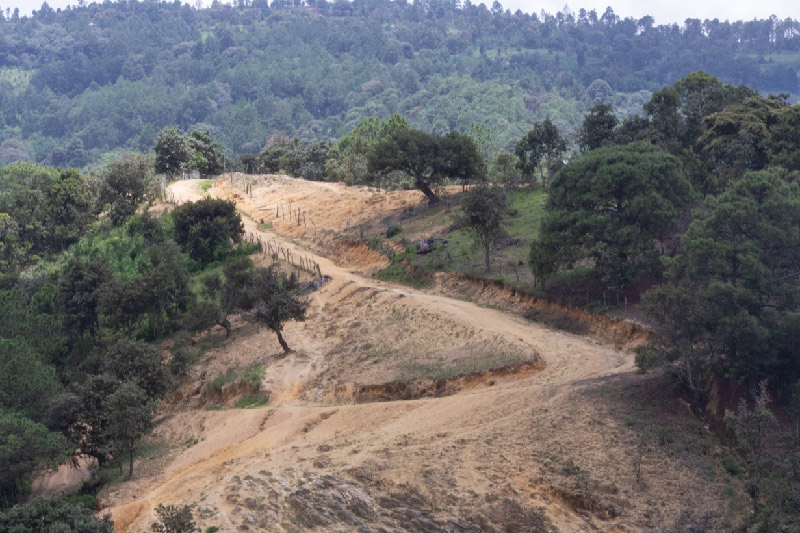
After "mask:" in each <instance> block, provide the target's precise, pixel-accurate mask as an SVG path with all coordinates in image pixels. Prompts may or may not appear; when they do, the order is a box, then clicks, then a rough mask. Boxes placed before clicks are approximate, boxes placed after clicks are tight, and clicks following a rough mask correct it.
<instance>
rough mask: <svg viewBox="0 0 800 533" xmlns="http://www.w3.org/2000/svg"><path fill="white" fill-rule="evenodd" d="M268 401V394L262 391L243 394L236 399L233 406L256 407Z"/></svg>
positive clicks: (238, 407) (241, 407)
mask: <svg viewBox="0 0 800 533" xmlns="http://www.w3.org/2000/svg"><path fill="white" fill-rule="evenodd" d="M268 403H269V396H268V395H267V394H265V393H263V392H257V393H255V394H245V395H244V396H242V397H241V398H239V399H238V400H237V401H236V404H235V407H236V408H237V409H255V408H257V407H264V406H265V405H267V404H268Z"/></svg>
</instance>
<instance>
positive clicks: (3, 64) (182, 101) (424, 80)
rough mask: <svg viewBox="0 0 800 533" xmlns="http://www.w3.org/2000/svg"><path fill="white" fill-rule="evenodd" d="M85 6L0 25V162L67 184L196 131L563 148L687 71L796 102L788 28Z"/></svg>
mask: <svg viewBox="0 0 800 533" xmlns="http://www.w3.org/2000/svg"><path fill="white" fill-rule="evenodd" d="M457 6H458V4H457V3H448V2H392V1H389V0H358V1H356V2H353V3H350V2H343V1H337V2H327V1H325V0H323V1H313V2H303V3H290V2H283V1H275V2H272V3H271V4H270V5H268V4H267V2H266V1H262V0H256V1H253V2H237V3H236V5H227V4H224V3H214V4H212V6H211V7H209V8H204V9H199V10H198V9H195V8H193V7H191V6H189V5H188V4H181V3H179V2H173V3H164V2H162V3H153V2H139V1H133V2H113V3H112V2H106V3H102V4H99V3H91V4H88V5H86V6H84V7H74V8H69V9H66V10H58V11H54V10H52V9H51V8H49V7H47V5H46V4H44V5H43V6H42V8H41V9H40V10H38V11H36V12H35V14H34V15H33V16H32V17H19V16H18V15H17V14H16V13H15V14H11V13H10V12H8V11H7V12H6V13H5V15H4V16H3V15H0V163H3V164H5V163H9V162H12V161H17V160H33V161H37V162H45V163H47V164H52V165H55V166H60V167H68V166H77V167H83V166H85V165H87V164H93V163H97V162H99V161H101V160H102V159H103V157H104V155H105V154H107V153H108V152H110V151H113V150H121V149H125V150H133V151H147V150H149V149H150V148H151V147H152V146H153V143H154V141H155V137H156V133H157V132H158V131H159V130H160V129H161V128H163V127H165V126H168V125H171V124H176V125H178V126H179V127H180V128H181V129H183V130H186V131H189V130H191V129H209V130H211V132H212V134H213V136H214V137H215V138H217V139H219V140H220V141H221V142H222V143H223V145H224V146H225V147H226V148H227V149H228V151H229V152H230V155H238V154H241V153H246V152H250V153H257V152H258V151H259V150H260V149H261V148H263V146H264V144H265V142H266V141H267V140H268V139H269V138H270V137H271V136H272V135H274V134H278V133H282V134H285V135H288V136H290V137H291V136H294V135H296V136H298V137H300V138H301V139H302V140H305V141H312V140H317V141H323V140H328V139H338V138H340V137H342V136H344V135H346V134H347V133H349V132H350V131H351V130H352V129H353V128H354V127H355V126H356V125H357V124H358V123H359V122H360V121H361V120H362V119H365V118H368V117H374V116H378V117H381V118H387V117H388V116H389V115H391V114H393V113H397V114H401V115H403V116H406V117H408V118H409V121H410V122H411V125H412V126H413V127H417V128H421V129H424V130H426V131H430V132H432V133H435V134H443V133H446V132H448V131H450V130H458V131H461V132H467V131H468V130H470V128H471V127H472V126H473V124H481V125H483V126H485V127H487V128H488V129H489V130H490V131H491V132H492V133H493V136H494V138H493V142H494V143H495V144H496V146H497V147H505V148H506V149H508V148H510V147H511V146H513V144H514V143H515V142H516V141H517V140H518V139H519V138H520V137H521V136H522V135H523V134H524V133H525V132H527V131H528V129H529V128H530V125H531V124H532V123H533V122H535V121H540V120H542V119H544V118H546V117H550V118H551V119H552V120H553V121H554V122H555V123H556V124H557V126H558V127H559V129H560V130H561V131H562V133H563V134H565V135H566V136H567V137H569V138H572V137H573V136H574V134H575V132H576V130H577V129H578V127H579V126H580V123H581V120H582V118H583V115H584V113H585V112H586V110H587V109H588V108H589V107H590V106H591V105H592V103H593V102H594V101H595V100H596V99H598V98H599V99H603V100H606V101H610V102H612V103H613V104H614V106H615V109H616V110H617V112H618V113H619V114H620V115H621V116H623V117H624V116H627V115H629V114H631V113H636V112H641V106H642V104H643V103H645V102H646V101H647V100H648V99H649V95H650V93H651V92H652V91H655V90H658V89H659V88H661V87H663V86H664V85H670V84H672V83H674V82H675V81H677V80H679V79H681V78H682V77H683V76H685V75H687V74H688V73H690V72H694V71H697V70H699V69H703V70H705V71H707V72H709V73H711V74H712V75H715V76H717V77H719V78H720V79H721V80H722V81H723V82H725V83H731V84H735V85H738V84H747V85H749V86H751V87H753V88H755V89H758V90H760V91H762V92H763V93H764V94H767V93H789V94H794V95H797V94H798V77H797V73H798V69H799V68H800V55H798V50H800V32H798V22H797V21H794V20H792V19H786V20H778V19H777V18H770V19H764V20H752V21H747V22H742V21H722V22H720V21H718V20H716V19H715V20H712V21H708V20H707V21H700V20H696V19H688V20H687V21H686V22H685V23H684V24H683V26H681V27H679V26H677V25H671V26H656V25H654V24H653V20H652V18H650V17H643V18H642V19H639V20H635V19H633V18H630V17H627V16H626V14H625V13H619V14H616V13H614V12H613V10H611V9H610V8H609V9H608V10H607V11H605V12H604V13H597V12H594V11H590V12H586V11H584V10H581V11H579V12H577V13H573V12H570V11H569V10H564V11H563V12H559V13H554V14H548V15H546V16H540V15H538V14H533V15H531V14H526V13H522V12H520V11H518V12H516V13H511V12H510V11H507V10H506V11H504V10H503V9H502V8H501V7H499V4H497V5H496V6H493V7H492V9H491V10H490V9H488V8H487V7H486V5H484V4H479V5H475V4H472V3H469V2H468V3H466V4H465V5H464V6H463V7H457Z"/></svg>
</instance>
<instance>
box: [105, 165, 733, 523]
mask: <svg viewBox="0 0 800 533" xmlns="http://www.w3.org/2000/svg"><path fill="white" fill-rule="evenodd" d="M277 182H280V183H281V187H274V186H271V185H270V184H271V183H272V184H275V183H277ZM236 183H237V182H236V180H233V179H228V178H225V177H223V178H222V179H220V180H218V181H217V182H216V184H215V186H214V187H212V188H211V189H210V193H211V194H212V195H218V196H222V197H226V198H235V199H236V200H237V203H238V205H239V208H240V209H241V210H242V211H243V212H244V213H246V214H247V215H249V218H247V219H246V224H245V225H246V231H247V232H248V234H250V235H252V236H253V237H252V238H254V239H256V240H258V239H261V240H262V242H269V243H271V245H272V246H278V247H280V249H281V250H290V251H291V253H292V255H293V256H294V257H296V258H299V257H301V256H302V257H305V258H306V259H310V260H312V261H314V262H316V263H318V264H319V266H320V269H321V271H322V273H323V274H326V275H329V276H331V278H332V279H331V281H330V282H329V283H327V284H325V285H324V286H323V287H322V289H321V290H319V291H317V292H315V293H314V294H313V296H312V298H311V307H310V310H309V318H308V320H307V321H306V322H305V323H295V324H290V325H289V326H287V329H286V337H287V339H288V340H289V342H290V343H292V344H293V345H294V347H295V348H296V350H297V351H296V353H293V354H290V355H288V356H283V355H279V353H280V352H281V350H280V348H279V346H278V344H277V342H276V341H275V339H274V335H272V334H271V333H269V332H266V331H259V330H257V329H255V328H254V327H253V326H252V325H248V324H244V323H236V324H235V327H234V333H233V335H232V337H231V339H230V340H228V341H225V342H223V343H222V344H221V345H220V346H219V347H218V348H215V349H211V350H210V351H208V352H207V353H206V354H205V355H203V356H202V358H201V359H200V360H199V361H198V362H197V363H196V366H194V367H193V368H192V369H191V371H190V378H189V380H188V382H187V384H186V385H184V386H183V387H182V388H181V389H180V391H179V392H178V393H177V394H175V395H173V396H172V397H171V399H169V400H168V401H167V404H166V406H170V407H169V409H168V410H164V409H162V411H163V412H162V418H161V421H160V424H159V425H158V427H157V429H156V431H155V433H154V436H153V437H151V439H152V440H153V441H154V442H160V443H161V445H162V446H166V449H167V450H168V452H167V453H166V455H162V456H161V458H160V459H154V460H152V459H151V460H147V459H146V460H143V461H140V463H141V464H140V465H139V466H138V467H137V468H138V470H139V472H142V473H140V474H139V475H138V476H136V478H135V479H134V480H133V481H132V482H128V483H125V484H122V485H116V486H112V487H110V488H108V489H106V490H105V491H104V493H103V494H101V501H102V502H103V504H104V506H105V507H106V509H107V510H110V511H111V512H112V514H113V518H114V520H115V524H116V531H131V532H133V531H136V532H139V531H142V532H143V531H147V530H149V524H150V523H151V522H152V521H153V519H154V514H153V509H154V507H155V505H156V504H157V503H165V504H167V503H170V504H193V505H196V508H195V517H196V519H197V521H198V525H200V526H201V527H202V529H203V530H206V528H209V527H211V526H216V527H218V528H219V530H220V531H233V530H240V531H247V530H259V529H266V530H270V531H301V530H305V529H307V528H313V529H314V530H320V531H354V530H364V531H367V530H376V529H379V528H384V529H386V530H392V529H396V528H400V529H402V530H403V531H426V532H428V531H592V530H600V531H687V530H689V529H690V528H698V529H696V530H702V531H728V530H730V529H731V528H732V527H733V525H735V524H737V523H738V521H739V520H740V518H741V512H742V505H743V502H744V501H745V497H744V495H743V494H742V493H740V489H738V488H737V487H738V486H739V485H738V482H737V481H736V480H735V478H734V477H732V476H731V474H729V473H728V472H727V471H726V470H725V467H723V459H724V458H725V457H726V452H725V451H724V450H723V449H721V448H720V447H719V446H718V445H716V444H715V443H714V441H713V439H712V437H711V435H710V434H709V433H708V432H707V431H706V430H704V429H703V427H702V426H701V425H700V423H699V422H698V421H697V420H696V419H694V418H693V417H692V416H691V415H690V414H689V413H688V409H686V408H685V406H684V405H683V404H682V402H681V401H680V400H678V399H675V398H665V397H661V396H660V395H656V396H654V395H653V394H652V391H653V390H654V389H653V385H654V383H653V381H654V380H656V381H658V380H659V379H660V378H658V377H647V376H642V375H637V374H635V373H634V372H633V370H634V365H633V355H632V353H631V352H630V351H629V350H628V348H629V347H630V346H632V345H634V344H635V343H636V342H639V341H641V337H639V338H637V337H636V336H634V337H629V338H627V339H624V340H625V342H624V343H621V344H617V345H616V346H615V345H613V344H608V342H607V341H604V340H602V339H601V338H599V337H597V336H590V337H583V336H577V335H572V334H568V333H563V332H559V331H555V330H551V329H548V328H545V327H543V326H540V325H537V324H535V323H530V322H528V321H526V320H524V319H523V318H522V317H521V316H519V315H517V314H515V313H514V312H512V311H510V310H502V309H505V307H504V306H503V304H502V303H501V302H499V301H498V302H497V303H498V304H499V305H500V308H494V306H488V307H485V306H479V305H477V304H475V303H472V302H470V301H467V300H465V299H455V298H450V297H447V296H444V295H442V294H439V293H437V292H436V291H420V290H415V289H411V288H408V287H405V286H402V287H401V286H397V285H393V284H390V283H385V282H380V281H376V280H374V279H370V278H368V277H365V276H363V275H361V274H360V272H364V271H367V270H368V269H370V268H375V267H376V266H379V264H380V263H379V261H371V260H369V259H368V258H367V257H365V255H364V254H360V253H355V252H353V251H352V250H351V253H350V254H346V253H338V254H336V253H335V250H336V249H337V247H336V246H335V245H334V246H330V245H331V244H334V241H335V240H338V239H334V238H333V235H334V233H336V232H338V231H340V229H339V228H341V226H342V225H346V224H347V220H348V219H350V220H352V219H355V218H357V217H361V218H360V219H359V221H361V222H365V223H366V222H369V221H370V220H373V221H374V220H380V219H382V218H384V217H386V216H389V215H391V214H392V212H396V211H397V210H403V209H405V208H407V207H408V206H414V205H417V203H418V202H419V200H420V194H419V193H416V192H405V193H401V192H397V193H391V194H388V195H380V196H378V195H376V194H375V193H374V192H371V191H367V190H366V189H353V188H345V187H342V186H340V185H335V184H324V183H309V182H303V181H302V180H294V179H290V178H285V177H283V178H282V177H266V178H263V181H262V182H261V183H262V184H261V185H256V186H254V187H252V189H251V190H252V198H251V197H250V196H249V195H246V194H245V193H244V189H243V188H241V189H240V188H237V187H236V186H235V184H236ZM322 188H324V189H325V194H326V196H327V197H328V198H331V201H330V203H329V209H326V210H325V212H324V213H319V215H317V214H316V213H309V217H308V219H311V218H312V217H313V220H314V221H315V224H316V230H317V240H314V233H313V229H309V228H311V227H312V226H309V225H306V226H305V227H302V226H301V228H303V229H302V231H301V230H300V229H297V223H296V222H295V223H293V224H291V225H290V224H288V223H284V222H283V220H282V219H281V220H280V221H279V220H278V219H279V218H280V217H281V215H279V216H278V217H275V206H276V205H277V206H280V205H283V204H287V203H288V202H292V205H293V206H294V205H301V206H302V205H304V204H303V199H304V198H312V197H313V196H314V195H315V194H317V193H318V192H317V190H318V189H322ZM171 190H172V192H173V195H174V198H176V199H177V200H179V201H183V200H188V199H193V198H198V197H199V196H200V191H199V189H198V182H196V181H195V182H178V183H176V184H174V185H173V186H172V189H171ZM365 205H369V207H368V208H365ZM305 209H306V208H305V207H302V208H301V211H304V210H305ZM348 210H349V211H348ZM267 213H271V215H267ZM262 214H264V215H265V216H264V217H263V218H264V219H265V220H264V222H263V223H262V222H261V218H262V216H261V215H262ZM351 217H352V218H351ZM308 219H307V220H308ZM301 220H302V216H301ZM267 224H271V225H272V227H271V228H269V227H268V226H267ZM259 226H260V229H259ZM320 234H324V235H329V236H330V238H328V239H325V238H321V237H320ZM301 243H305V244H306V245H307V246H309V247H311V248H314V250H317V252H321V251H322V250H323V248H325V249H328V250H331V251H332V253H331V255H330V257H329V258H326V257H324V256H323V255H320V254H319V253H316V252H315V251H314V250H310V249H308V248H305V247H304V246H303V245H302V244H301ZM263 260H264V261H270V258H269V257H268V255H265V256H264V259H263ZM485 303H489V302H485ZM210 335H219V333H216V332H212V333H210ZM504 353H509V354H510V353H513V354H514V358H513V360H509V359H506V358H504V357H503V354H504ZM252 364H259V365H263V367H264V376H263V380H262V383H261V386H262V388H263V389H266V390H268V391H270V401H269V404H268V405H267V406H264V407H258V408H254V409H231V408H227V409H224V410H218V408H214V409H212V410H209V409H208V407H209V405H210V404H208V403H205V404H204V399H203V396H202V395H201V394H200V393H201V391H202V390H203V388H204V384H206V383H208V382H209V381H210V380H212V379H213V378H214V376H216V375H218V374H222V373H224V372H225V371H226V369H235V370H236V371H239V372H241V371H242V369H244V368H245V367H248V365H252ZM662 387H663V386H661V385H660V386H659V390H666V391H668V388H666V389H664V388H662ZM204 406H205V409H204ZM153 461H155V463H154V464H156V465H158V466H156V467H153V466H150V467H148V463H150V462H153ZM637 464H641V467H640V476H637V474H636V473H635V472H636V465H637ZM637 477H638V479H637Z"/></svg>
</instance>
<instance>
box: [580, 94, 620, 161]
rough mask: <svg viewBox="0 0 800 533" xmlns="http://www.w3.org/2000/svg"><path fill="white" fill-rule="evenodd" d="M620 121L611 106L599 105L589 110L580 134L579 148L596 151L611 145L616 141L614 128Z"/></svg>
mask: <svg viewBox="0 0 800 533" xmlns="http://www.w3.org/2000/svg"><path fill="white" fill-rule="evenodd" d="M617 124H618V121H617V117H616V115H614V110H613V108H612V106H611V104H604V103H598V104H595V105H593V106H592V108H591V109H589V113H588V114H587V115H586V117H584V119H583V125H582V126H581V129H580V131H579V132H578V146H580V147H581V150H583V151H587V150H594V149H595V148H600V147H601V146H605V145H608V144H611V142H612V141H613V139H614V128H616V127H617Z"/></svg>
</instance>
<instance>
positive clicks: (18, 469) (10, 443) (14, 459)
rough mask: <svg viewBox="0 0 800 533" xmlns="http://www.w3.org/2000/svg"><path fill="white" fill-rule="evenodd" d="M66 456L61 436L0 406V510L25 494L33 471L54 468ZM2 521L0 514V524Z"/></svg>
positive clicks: (20, 414) (64, 443) (65, 447)
mask: <svg viewBox="0 0 800 533" xmlns="http://www.w3.org/2000/svg"><path fill="white" fill-rule="evenodd" d="M66 454H67V446H66V442H65V440H64V438H63V437H62V436H61V435H59V434H57V433H52V432H50V431H49V430H48V429H47V428H46V427H45V426H44V425H42V424H40V423H38V422H34V421H33V420H31V419H30V418H28V417H26V416H25V415H23V414H22V413H18V412H15V411H11V410H8V409H5V408H3V407H0V471H2V472H3V475H2V476H0V508H2V507H7V506H9V505H13V504H14V503H16V502H17V500H18V499H19V498H20V497H22V496H24V495H25V494H26V493H27V490H28V488H29V487H30V482H31V477H32V474H33V472H34V471H36V470H37V469H40V468H42V467H48V466H55V465H58V463H59V462H60V461H62V460H63V459H64V458H65V457H66ZM3 518H4V517H3V515H2V513H0V525H2V520H3Z"/></svg>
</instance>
